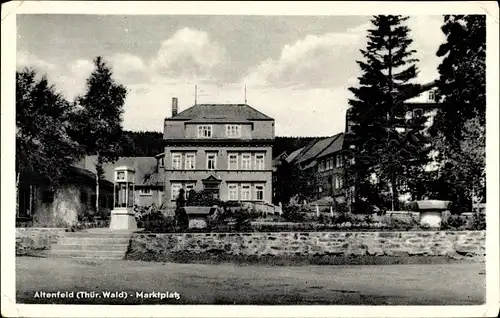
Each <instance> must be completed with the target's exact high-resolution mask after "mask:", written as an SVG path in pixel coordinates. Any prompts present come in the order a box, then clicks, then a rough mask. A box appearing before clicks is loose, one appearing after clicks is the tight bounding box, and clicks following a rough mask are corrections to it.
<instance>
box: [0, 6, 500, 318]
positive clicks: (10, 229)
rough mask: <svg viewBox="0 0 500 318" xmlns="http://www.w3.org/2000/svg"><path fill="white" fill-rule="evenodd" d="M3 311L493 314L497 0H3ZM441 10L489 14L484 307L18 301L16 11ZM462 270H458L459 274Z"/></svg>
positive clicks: (495, 278)
mask: <svg viewBox="0 0 500 318" xmlns="http://www.w3.org/2000/svg"><path fill="white" fill-rule="evenodd" d="M2 9H3V10H2V22H1V23H2V37H1V41H2V46H1V48H2V51H1V52H2V55H1V59H2V62H1V63H2V64H1V69H2V72H1V76H2V77H1V79H2V81H1V83H2V91H1V92H2V94H1V103H2V104H1V105H2V107H1V125H2V148H1V156H2V164H1V169H2V170H1V179H2V200H1V204H2V205H1V211H2V213H1V224H2V231H1V235H2V236H1V237H2V245H1V247H2V248H1V253H2V254H1V255H2V286H1V288H2V290H1V291H2V294H1V297H2V314H3V315H5V316H7V317H90V316H96V317H154V316H169V317H494V316H496V315H497V314H498V310H499V285H498V282H499V258H500V257H499V235H498V234H499V231H498V227H499V211H500V210H499V205H498V193H499V192H498V191H499V188H498V180H499V179H498V158H499V152H498V144H499V142H498V118H499V113H498V108H499V91H498V84H499V81H498V79H499V76H498V74H499V67H498V66H499V64H498V61H499V55H498V52H499V50H498V43H499V40H498V38H499V32H498V27H499V9H498V4H497V3H496V2H487V1H483V2H472V1H470V2H402V1H401V2H375V1H374V2H357V1H351V2H336V1H335V2H333V1H332V2H291V1H284V2H237V1H235V2H216V1H207V2H194V1H193V2H183V1H177V2H167V1H165V2H146V1H139V2H132V1H131V2H126V1H124V2H118V1H116V2H115V1H110V2H108V1H24V2H22V1H15V2H9V3H5V4H3V5H2ZM31 13H42V14H44V13H45V14H50V13H59V14H129V15H130V14H133V15H134V14H135V15H138V14H140V15H148V14H156V15H158V14H165V15H167V14H200V15H203V14H219V15H220V14H227V15H374V14H389V13H391V14H406V15H441V14H473V13H475V14H486V16H487V20H486V24H487V55H486V56H487V71H486V73H487V92H488V94H487V118H488V120H487V123H488V124H487V145H486V147H487V148H486V149H487V150H486V153H487V211H488V213H487V224H488V227H487V228H488V229H487V234H486V250H487V257H486V278H487V284H486V304H484V305H479V306H231V305H225V306H222V307H221V306H216V305H212V306H205V305H189V306H188V305H186V306H185V305H172V306H168V305H161V306H160V305H134V306H130V305H128V306H119V305H114V306H104V305H103V306H100V305H91V306H86V305H23V304H16V303H15V294H16V292H15V269H14V267H15V256H14V255H15V251H14V247H15V213H13V212H12V211H14V210H15V187H14V182H15V176H14V174H15V173H14V170H15V169H14V166H15V164H14V161H15V160H14V156H13V154H14V153H15V149H14V148H15V139H14V136H15V93H14V90H15V77H14V74H15V65H16V63H15V61H16V14H31ZM457 275H460V273H457Z"/></svg>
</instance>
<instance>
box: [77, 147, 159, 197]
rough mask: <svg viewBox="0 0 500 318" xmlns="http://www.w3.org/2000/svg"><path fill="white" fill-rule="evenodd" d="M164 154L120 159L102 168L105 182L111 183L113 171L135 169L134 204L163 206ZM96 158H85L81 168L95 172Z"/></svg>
mask: <svg viewBox="0 0 500 318" xmlns="http://www.w3.org/2000/svg"><path fill="white" fill-rule="evenodd" d="M163 156H164V154H158V155H156V156H155V157H120V158H118V160H117V161H116V162H113V163H111V162H110V163H106V164H104V166H103V170H104V176H103V179H104V180H106V181H111V182H113V181H114V180H113V178H114V169H115V168H116V167H119V166H128V167H131V168H134V169H135V191H134V202H135V204H137V205H142V206H150V205H151V204H152V203H155V205H156V206H158V207H159V206H161V205H162V204H163V202H164V201H163V188H164V185H165V179H164V178H165V171H164V157H163ZM96 160H97V157H96V156H87V157H85V159H84V160H83V162H82V168H84V169H87V170H89V171H91V172H95V163H96Z"/></svg>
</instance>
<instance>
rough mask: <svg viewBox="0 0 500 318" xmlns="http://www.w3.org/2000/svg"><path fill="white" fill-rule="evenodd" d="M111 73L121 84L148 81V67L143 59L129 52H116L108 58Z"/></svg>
mask: <svg viewBox="0 0 500 318" xmlns="http://www.w3.org/2000/svg"><path fill="white" fill-rule="evenodd" d="M109 62H110V64H111V66H112V69H113V74H114V76H115V78H116V80H117V81H119V82H120V83H123V84H136V83H142V82H145V81H148V79H149V68H148V66H147V65H146V63H144V61H143V60H142V59H141V58H140V57H138V56H136V55H133V54H130V53H117V54H114V55H113V56H111V57H110V58H109Z"/></svg>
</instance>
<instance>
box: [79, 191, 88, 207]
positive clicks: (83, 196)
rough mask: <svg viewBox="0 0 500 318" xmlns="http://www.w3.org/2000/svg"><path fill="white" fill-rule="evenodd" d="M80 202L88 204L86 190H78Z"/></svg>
mask: <svg viewBox="0 0 500 318" xmlns="http://www.w3.org/2000/svg"><path fill="white" fill-rule="evenodd" d="M80 202H82V203H83V204H85V205H88V204H89V196H88V194H87V192H86V191H83V190H82V191H80Z"/></svg>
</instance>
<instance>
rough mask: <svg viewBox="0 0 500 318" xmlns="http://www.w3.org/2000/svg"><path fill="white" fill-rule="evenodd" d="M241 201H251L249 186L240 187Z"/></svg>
mask: <svg viewBox="0 0 500 318" xmlns="http://www.w3.org/2000/svg"><path fill="white" fill-rule="evenodd" d="M241 200H251V193H250V185H249V184H242V185H241Z"/></svg>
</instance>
